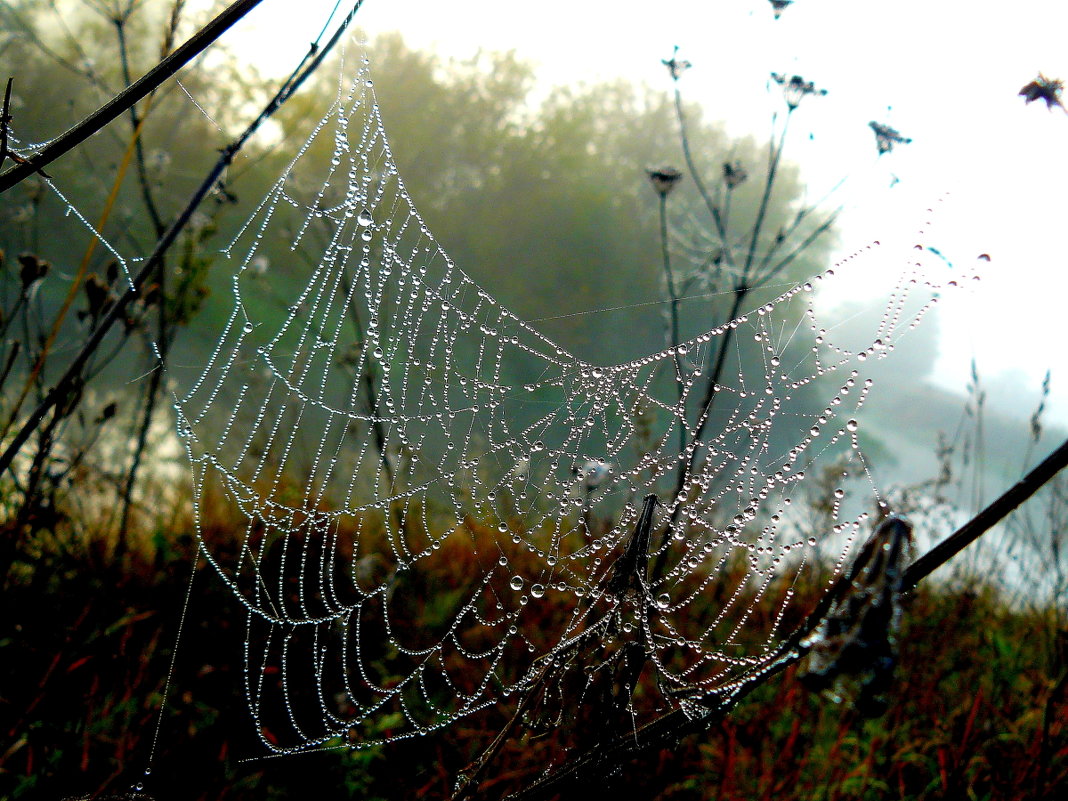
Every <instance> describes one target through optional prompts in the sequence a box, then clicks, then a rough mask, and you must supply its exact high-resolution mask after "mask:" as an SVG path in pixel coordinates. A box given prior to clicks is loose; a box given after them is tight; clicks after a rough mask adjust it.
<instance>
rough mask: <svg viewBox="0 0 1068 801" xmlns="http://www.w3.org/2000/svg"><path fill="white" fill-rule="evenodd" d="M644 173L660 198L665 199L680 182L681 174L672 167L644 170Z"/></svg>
mask: <svg viewBox="0 0 1068 801" xmlns="http://www.w3.org/2000/svg"><path fill="white" fill-rule="evenodd" d="M645 171H646V173H648V175H649V182H650V183H651V184H652V185H653V189H655V190H656V193H657V194H658V195H660V197H667V195H668V193H669V192H670V191H671V190H672V189H674V188H675V184H677V183H678V182H679V181H680V180H682V173H681V172H679V171H678V170H677V169H675V168H674V167H657V168H655V169H654V168H652V167H649V168H646V170H645Z"/></svg>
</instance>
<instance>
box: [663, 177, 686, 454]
mask: <svg viewBox="0 0 1068 801" xmlns="http://www.w3.org/2000/svg"><path fill="white" fill-rule="evenodd" d="M659 194H660V252H661V256H662V257H663V261H664V275H665V276H666V277H667V285H668V295H669V297H670V299H671V305H670V307H669V308H670V310H671V335H670V339H669V341H668V347H669V348H674V347H677V346H678V344H679V293H678V291H677V290H676V288H675V274H674V273H673V272H672V270H671V250H670V248H669V247H668V245H669V243H668V224H667V196H668V193H667V192H660V193H659ZM674 364H675V387H676V389H677V390H678V402H679V405H680V406H681V405H682V398H683V388H682V382H681V381H680V378H681V376H682V360H681V359H680V358H679V356H678V354H676V355H675V361H674ZM685 448H686V414H685V408H683V410H682V413H681V417H680V418H679V453H682V452H683V450H684V449H685Z"/></svg>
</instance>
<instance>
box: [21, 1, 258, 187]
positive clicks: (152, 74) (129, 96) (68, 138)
mask: <svg viewBox="0 0 1068 801" xmlns="http://www.w3.org/2000/svg"><path fill="white" fill-rule="evenodd" d="M260 2H261V0H236V2H234V3H233V4H232V5H230V6H229V7H228V8H227V9H226V10H225V11H223V12H222V13H221V14H219V16H217V17H216V18H215V19H213V20H212V21H211V22H209V23H208V24H207V25H205V26H204V27H203V28H201V29H200V30H199V31H197V32H196V33H195V34H193V36H191V37H190V38H189V41H187V42H186V43H185V44H183V45H182V46H181V47H179V48H178V49H177V50H175V51H174V52H173V53H171V54H170V55H169V56H167V57H166V58H165V59H163V60H162V61H160V63H159V64H157V65H156V66H155V67H153V68H152V69H150V70H149V71H148V72H147V73H145V75H144V76H142V77H141V78H140V79H139V80H138V81H136V82H135V83H133V84H131V85H130V86H129V87H127V88H126V89H124V90H123V91H122V92H119V94H117V95H115V97H113V98H112V99H111V100H109V101H108V102H107V103H105V104H104V105H103V106H101V107H100V108H99V109H97V110H96V111H94V112H93V113H92V114H90V115H89V116H88V117H86V118H85V119H83V120H82V121H81V122H79V123H77V124H76V125H74V127H72V128H70V129H69V130H68V131H67V132H66V133H63V134H61V135H60V136H59V137H57V138H56V139H53V140H52V141H51V142H49V143H48V144H47V145H45V146H44V147H43V148H41V149H40V150H39V151H38V152H37V153H35V154H34V155H32V156H29V157H28V158H26V160H25V161H24V162H23V163H20V164H16V165H15V166H14V167H12V168H11V169H10V170H8V171H7V172H5V173H3V174H0V192H6V191H7V190H8V189H10V188H11V187H13V186H15V185H16V184H18V183H19V182H20V181H22V180H24V179H25V178H28V177H29V176H30V175H33V173H35V172H39V171H40V170H42V169H44V168H45V167H46V166H47V165H49V164H51V163H52V162H53V161H55V160H56V159H58V158H59V157H60V156H62V155H64V154H65V153H67V152H69V151H70V150H72V149H74V148H75V147H77V146H78V145H80V144H81V143H82V142H84V141H85V140H86V139H88V138H89V137H90V136H92V135H93V134H95V133H96V132H97V131H99V130H100V129H101V128H103V127H104V126H105V125H107V124H108V123H109V122H111V121H112V120H114V119H115V118H116V117H118V116H119V115H120V114H122V113H123V112H124V111H126V110H128V109H129V108H131V107H132V106H133V105H134V104H135V103H136V102H137V101H139V100H143V99H144V98H145V97H146V96H147V95H148V94H149V93H151V92H152V91H154V90H155V89H156V88H158V87H159V85H160V84H161V83H163V82H164V81H165V80H167V79H168V78H170V77H171V76H172V75H174V74H175V73H176V72H178V70H180V69H181V68H182V67H184V66H185V65H186V64H188V63H189V62H190V61H191V60H192V59H194V58H196V56H198V55H199V54H200V53H202V52H203V51H204V50H205V49H207V47H208V46H209V45H211V44H212V43H213V42H215V41H216V40H217V39H218V38H219V37H220V36H222V35H223V33H225V32H226V31H227V30H228V29H229V28H230V27H231V26H232V25H233V24H234V23H235V22H237V21H238V20H239V19H241V18H242V17H243V16H245V15H246V14H247V13H248V12H249V11H251V10H252V9H253V8H255V7H256V6H258V5H259V4H260Z"/></svg>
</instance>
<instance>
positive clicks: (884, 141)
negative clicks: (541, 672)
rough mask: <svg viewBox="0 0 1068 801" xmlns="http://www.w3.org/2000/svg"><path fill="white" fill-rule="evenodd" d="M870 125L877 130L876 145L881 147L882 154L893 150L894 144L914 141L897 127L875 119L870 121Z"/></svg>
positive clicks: (880, 152) (905, 143) (880, 153)
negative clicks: (899, 131)
mask: <svg viewBox="0 0 1068 801" xmlns="http://www.w3.org/2000/svg"><path fill="white" fill-rule="evenodd" d="M868 125H869V126H870V127H871V129H872V130H873V131H875V146H876V147H878V148H879V155H880V156H881V155H882V154H883V153H889V152H890V151H891V150H893V149H894V145H897V144H902V145H907V144H909V143H910V142H911V141H912V140H911V139H909V138H908V137H907V136H902V135H901V134H900V133H898V131H897V129H896V128H891V127H890V126H889V125H883V124H882V123H879V122H875V120H872V121H871V122H869V123H868Z"/></svg>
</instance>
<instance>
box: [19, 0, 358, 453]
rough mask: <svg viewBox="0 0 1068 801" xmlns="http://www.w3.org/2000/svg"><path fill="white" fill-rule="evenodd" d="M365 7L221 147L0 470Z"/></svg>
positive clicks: (312, 53)
mask: <svg viewBox="0 0 1068 801" xmlns="http://www.w3.org/2000/svg"><path fill="white" fill-rule="evenodd" d="M362 5H363V0H357V2H356V3H355V4H354V5H353V8H352V10H351V11H350V12H349V14H348V16H346V17H345V19H344V20H343V21H342V22H341V24H340V25H339V26H338V29H337V30H336V31H335V32H334V35H333V36H332V37H331V38H330V40H329V41H328V42H327V43H326V45H325V46H323V47H322V48H318V47H317V45H314V44H313V45H312V48H311V50H310V51H309V52H308V53H307V54H306V55H305V56H304V58H303V59H302V60H301V62H300V64H299V65H298V67H297V69H296V70H295V71H294V72H293V74H292V75H291V76H290V77H289V79H287V80H286V81H285V83H284V84H283V85H282V87H281V88H280V89H279V90H278V92H277V93H275V95H274V97H272V98H271V100H270V102H268V103H267V105H266V107H265V108H264V109H263V111H261V112H260V114H259V116H257V117H256V119H254V120H253V121H252V122H251V123H250V124H249V126H248V127H247V128H246V129H245V130H244V132H243V133H242V134H241V135H240V136H239V137H238V138H237V139H235V140H234V141H233V142H231V143H230V144H229V145H227V146H226V148H224V149H223V151H222V154H221V155H220V156H219V160H218V161H217V162H216V163H215V166H214V167H213V168H212V169H211V171H210V172H209V173H208V175H207V177H206V178H205V179H204V181H203V182H202V183H201V185H200V186H199V187H198V188H197V190H196V192H194V193H193V196H192V197H191V198H190V200H189V202H188V203H187V204H186V207H185V208H184V209H183V210H182V212H181V213H180V214H179V215H178V218H177V219H176V220H175V221H174V223H173V224H172V225H171V227H170V228H168V229H167V232H166V233H165V234H164V235H163V236H162V237H161V238H160V240H159V241H158V242H157V243H156V247H155V249H154V250H153V251H152V254H151V255H150V256H149V257H148V259H147V260H146V261H145V263H144V265H142V267H141V269H140V271H139V272H138V273H137V275H135V276H134V277H133V280H132V281H131V286H130V288H129V289H127V290H126V292H124V293H123V294H122V295H121V296H120V297H119V299H118V300H117V301H116V302H115V303H114V305H113V306H112V307H111V309H109V311H108V313H107V314H106V315H105V316H104V317H102V318H101V321H100V324H99V325H98V326H97V328H96V330H95V331H94V332H93V334H92V336H90V337H89V339H88V340H86V342H85V343H84V344H83V345H82V348H81V350H79V351H78V354H77V355H76V356H75V357H74V358H73V359H72V360H71V363H70V365H69V366H68V367H67V369H66V371H65V372H64V373H63V375H62V376H61V377H60V378H59V380H58V381H57V382H56V384H55V386H53V387H52V389H51V390H49V392H48V393H47V394H46V395H45V397H44V399H43V400H42V401H41V403H39V404H38V405H37V408H35V409H34V410H33V412H31V414H30V415H29V417H28V418H27V419H26V421H25V422H24V423H23V424H22V426H21V427H20V429H19V430H18V432H17V433H16V434H15V436H14V437H13V438H12V440H11V441H10V442H9V443H8V445H7V447H6V448H5V449H4V451H3V453H2V454H0V474H2V473H3V472H5V471H7V470H8V469H9V468H10V467H11V463H12V461H13V460H14V459H15V456H16V454H18V452H19V450H20V449H21V448H22V446H23V445H24V444H25V442H26V440H27V439H29V437H30V435H31V434H32V433H33V432H34V431H35V430H36V429H37V427H38V426H39V425H40V424H41V421H42V420H43V419H44V417H45V415H47V414H48V412H49V410H50V409H52V408H53V407H54V406H55V405H56V404H57V403H59V402H60V401H62V400H63V398H65V397H66V396H67V394H68V392H69V391H70V389H71V386H72V384H73V383H74V382H75V380H76V378H77V376H78V375H79V374H80V373H81V370H82V368H83V367H84V366H85V364H86V362H87V361H88V360H89V358H90V357H91V356H92V355H93V354H94V353H95V352H96V351H97V349H99V347H100V343H101V342H103V340H104V337H105V336H106V335H107V334H108V332H109V331H110V330H111V328H112V326H114V325H115V323H116V322H117V321H118V320H119V319H120V318H121V317H122V316H123V314H124V312H125V310H126V307H127V306H128V305H129V304H130V303H131V302H132V301H133V300H134V299H135V298H137V297H138V296H139V295H140V293H141V289H142V287H143V286H144V283H145V281H146V280H148V278H149V277H150V276H151V275H152V274H153V273H154V272H155V271H156V269H157V268H158V266H159V263H160V260H161V259H162V258H163V256H164V254H165V253H166V252H167V251H168V250H169V249H170V247H171V245H173V244H174V242H175V240H176V239H177V238H178V234H179V233H181V231H182V230H183V229H184V228H185V226H186V224H187V223H188V222H189V219H190V217H192V216H193V212H194V211H195V210H196V208H197V207H198V206H199V205H200V203H201V201H202V200H203V199H204V198H205V197H206V196H207V194H208V192H209V191H211V189H212V188H213V187H214V186H215V184H216V182H217V181H218V180H219V176H221V175H222V173H223V171H224V170H225V169H226V168H227V167H228V166H229V165H230V162H231V161H233V158H234V156H235V155H236V154H237V153H238V152H239V151H240V150H241V148H242V147H244V145H245V143H246V142H247V141H248V140H249V139H250V138H251V137H252V135H253V134H254V133H256V131H257V130H258V129H259V127H260V126H261V125H262V124H263V123H264V122H265V121H266V120H267V119H269V118H270V117H271V116H272V115H273V114H274V113H275V112H276V111H277V110H278V109H279V108H281V107H282V105H283V104H284V103H285V102H286V101H287V100H288V99H289V98H290V97H292V96H293V94H294V93H295V92H296V91H297V90H298V89H299V88H300V87H301V86H302V85H303V83H304V82H305V81H306V80H307V79H308V78H309V77H310V76H311V75H312V73H314V72H315V71H316V70H317V69H318V68H319V66H320V65H321V64H322V62H323V59H325V58H326V56H327V54H328V53H329V52H330V51H331V50H332V49H333V48H334V46H335V45H336V44H337V42H338V41H339V40H340V39H341V36H342V34H343V33H344V32H345V30H346V29H347V28H348V26H349V24H350V23H351V22H352V18H353V17H354V16H355V15H356V12H357V11H358V10H359V9H360V7H361V6H362Z"/></svg>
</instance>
